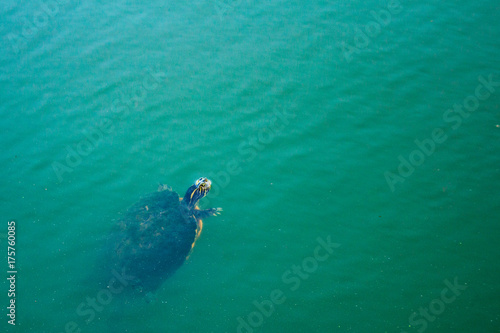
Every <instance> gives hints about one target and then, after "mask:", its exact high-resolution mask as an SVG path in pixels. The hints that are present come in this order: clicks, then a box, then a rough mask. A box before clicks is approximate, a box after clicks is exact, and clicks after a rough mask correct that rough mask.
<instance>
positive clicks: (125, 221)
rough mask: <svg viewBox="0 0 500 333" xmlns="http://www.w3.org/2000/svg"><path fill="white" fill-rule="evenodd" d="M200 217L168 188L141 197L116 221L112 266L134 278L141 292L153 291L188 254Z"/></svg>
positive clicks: (110, 248)
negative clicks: (196, 216) (195, 215)
mask: <svg viewBox="0 0 500 333" xmlns="http://www.w3.org/2000/svg"><path fill="white" fill-rule="evenodd" d="M200 228H201V220H197V219H196V218H195V217H194V215H193V213H192V212H190V211H189V210H188V209H187V208H186V207H185V206H184V205H182V204H181V201H180V198H179V195H178V194H177V193H176V192H174V191H172V190H171V189H170V188H168V187H165V186H163V187H160V189H159V191H158V192H155V193H152V194H150V195H147V196H145V197H143V198H142V199H141V200H140V201H139V202H137V203H136V204H134V205H133V206H132V207H130V208H129V209H128V211H127V212H126V214H125V216H124V217H123V218H122V219H121V220H119V221H118V224H117V226H116V228H115V230H114V232H113V235H112V237H111V238H110V242H109V245H108V249H109V250H110V252H111V253H110V258H111V263H112V265H113V267H114V268H115V269H116V270H117V271H119V272H121V271H126V272H128V273H129V274H131V275H133V276H134V277H135V281H134V284H135V287H136V289H139V290H140V291H145V292H147V291H153V290H155V289H157V288H158V287H159V286H160V285H161V283H162V282H163V281H164V280H165V279H167V278H168V277H170V276H171V275H172V274H173V273H174V272H175V271H176V270H177V269H178V268H179V267H180V266H181V265H182V264H183V263H184V261H185V260H186V258H187V257H188V255H189V253H190V251H191V249H192V247H193V245H194V242H195V240H196V237H197V235H198V234H199V229H200Z"/></svg>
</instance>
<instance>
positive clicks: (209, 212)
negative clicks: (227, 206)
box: [194, 208, 222, 219]
mask: <svg viewBox="0 0 500 333" xmlns="http://www.w3.org/2000/svg"><path fill="white" fill-rule="evenodd" d="M221 212H222V208H210V209H202V210H198V209H195V210H194V216H195V217H196V218H197V219H204V218H207V217H210V216H217V215H220V213H221Z"/></svg>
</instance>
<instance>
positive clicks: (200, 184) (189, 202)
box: [182, 177, 212, 209]
mask: <svg viewBox="0 0 500 333" xmlns="http://www.w3.org/2000/svg"><path fill="white" fill-rule="evenodd" d="M211 187H212V182H211V181H210V179H208V178H205V177H201V178H198V179H197V180H196V182H195V183H194V184H193V185H191V186H190V187H189V188H188V190H187V192H186V194H185V195H184V199H182V203H184V204H185V205H186V206H187V207H188V208H189V209H193V208H194V207H195V206H196V204H197V203H198V200H200V199H201V198H203V197H204V196H206V195H207V193H208V191H210V188H211Z"/></svg>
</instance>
